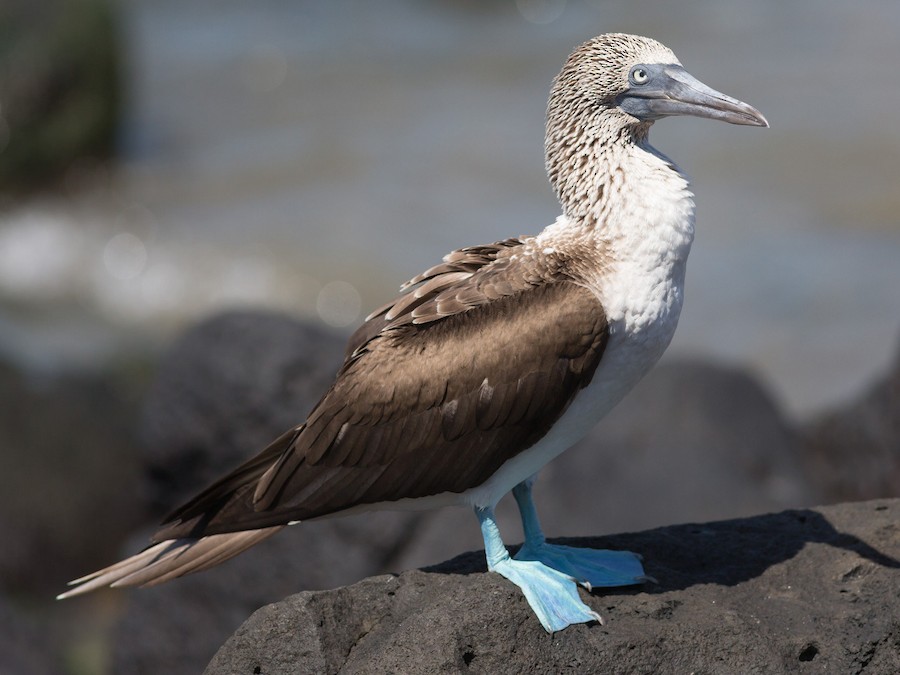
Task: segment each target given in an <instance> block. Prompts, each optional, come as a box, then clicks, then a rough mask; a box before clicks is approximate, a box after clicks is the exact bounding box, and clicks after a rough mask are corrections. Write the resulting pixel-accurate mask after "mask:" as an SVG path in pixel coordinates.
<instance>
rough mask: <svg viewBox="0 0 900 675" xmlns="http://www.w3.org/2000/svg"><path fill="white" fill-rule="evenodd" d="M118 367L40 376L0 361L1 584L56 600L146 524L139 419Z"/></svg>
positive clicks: (36, 596)
mask: <svg viewBox="0 0 900 675" xmlns="http://www.w3.org/2000/svg"><path fill="white" fill-rule="evenodd" d="M126 379H127V376H126V375H123V374H121V373H115V372H108V373H97V374H65V375H60V376H58V377H47V376H35V375H30V374H28V373H24V372H21V371H20V370H18V369H17V368H14V367H13V366H11V365H7V364H2V363H0V448H2V451H0V541H3V542H4V544H3V545H0V580H2V581H0V586H2V588H3V589H5V590H7V591H9V592H14V593H16V594H19V595H25V594H32V595H34V596H35V598H36V599H38V600H39V601H40V600H43V601H45V602H49V601H51V599H52V598H53V596H54V595H56V593H58V592H59V591H60V589H61V588H62V585H63V584H64V583H65V582H66V581H68V580H69V579H71V578H72V576H73V574H74V573H76V572H86V571H88V570H90V569H95V568H96V567H97V566H99V565H103V564H108V562H109V560H110V558H111V557H113V556H115V555H116V554H117V551H118V546H119V544H118V542H120V541H121V539H122V538H123V537H125V536H126V533H127V532H128V531H129V530H130V529H131V528H133V527H134V526H135V524H136V522H137V508H136V504H135V502H134V498H133V496H132V495H133V490H132V489H131V488H130V484H131V483H133V482H134V479H135V477H136V475H137V471H136V470H137V464H136V462H135V449H134V448H135V445H136V443H135V440H134V438H133V436H132V433H131V428H132V426H133V424H134V420H135V418H136V417H137V404H136V402H135V401H134V400H133V391H132V388H131V385H130V384H128V383H127V382H125V380H126Z"/></svg>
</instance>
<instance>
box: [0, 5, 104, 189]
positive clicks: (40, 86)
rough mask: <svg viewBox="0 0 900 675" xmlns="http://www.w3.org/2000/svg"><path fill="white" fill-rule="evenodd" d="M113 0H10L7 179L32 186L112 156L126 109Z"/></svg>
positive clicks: (4, 92) (2, 55)
mask: <svg viewBox="0 0 900 675" xmlns="http://www.w3.org/2000/svg"><path fill="white" fill-rule="evenodd" d="M117 29H118V26H117V24H116V20H115V17H114V12H113V7H112V3H110V2H109V1H108V0H37V1H35V0H11V2H8V3H7V6H5V7H4V12H3V13H2V14H0V36H2V38H3V39H0V102H2V108H0V185H3V186H4V187H5V188H6V189H9V188H11V187H18V188H22V187H31V186H34V185H35V184H39V183H41V182H44V181H46V180H48V179H51V178H55V177H58V176H60V175H61V174H62V173H63V172H64V171H65V170H66V169H68V168H69V167H70V166H72V165H73V163H74V162H75V161H76V160H79V159H84V158H93V159H97V158H104V157H108V156H109V155H110V154H111V153H112V151H113V146H114V143H115V139H116V130H117V125H118V118H119V109H120V98H121V95H120V85H119V68H120V53H119V45H118V36H117Z"/></svg>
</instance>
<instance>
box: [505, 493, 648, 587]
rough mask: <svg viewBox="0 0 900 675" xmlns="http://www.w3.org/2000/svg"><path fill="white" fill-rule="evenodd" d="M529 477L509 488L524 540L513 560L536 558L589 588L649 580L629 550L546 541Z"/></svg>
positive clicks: (625, 584)
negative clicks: (519, 517) (516, 506)
mask: <svg viewBox="0 0 900 675" xmlns="http://www.w3.org/2000/svg"><path fill="white" fill-rule="evenodd" d="M533 482H534V479H533V478H529V479H528V480H526V481H523V482H521V483H519V484H518V485H517V486H516V487H514V488H513V491H512V492H513V497H515V498H516V504H518V505H519V513H520V514H521V515H522V529H523V530H524V532H525V543H524V544H522V548H520V549H519V552H518V553H516V560H522V561H525V560H537V561H540V562H542V563H544V565H546V566H547V567H550V568H553V569H555V570H557V571H559V572H562V573H563V574H565V575H567V576H570V577H572V578H573V579H575V580H576V581H577V582H578V583H579V584H581V585H582V586H584V587H585V588H587V589H588V590H591V589H592V588H594V587H600V586H631V585H632V584H640V583H643V582H644V581H648V580H651V578H650V577H648V576H647V575H645V574H644V568H643V567H642V566H641V559H640V557H639V556H637V555H636V554H634V553H632V552H631V551H607V550H596V549H590V548H578V547H574V546H562V545H559V544H548V543H547V540H546V539H545V538H544V533H543V531H542V530H541V524H540V522H539V521H538V516H537V509H535V507H534V500H533V499H532V497H531V485H532V483H533Z"/></svg>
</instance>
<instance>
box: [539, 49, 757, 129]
mask: <svg viewBox="0 0 900 675" xmlns="http://www.w3.org/2000/svg"><path fill="white" fill-rule="evenodd" d="M564 110H568V111H570V114H571V113H572V112H574V111H576V110H577V111H579V112H580V113H581V115H588V116H605V117H607V118H613V119H609V120H608V121H610V122H613V123H614V124H616V125H617V126H622V127H627V126H641V125H643V126H646V125H649V124H650V123H652V122H654V121H655V120H658V119H660V118H661V117H669V116H672V115H692V116H694V117H706V118H709V119H717V120H722V121H723V122H730V123H731V124H742V125H749V126H758V127H767V126H769V123H768V122H767V121H766V118H765V117H763V116H762V113H760V112H759V111H758V110H757V109H756V108H754V107H752V106H750V105H747V104H746V103H744V102H742V101H738V100H737V99H735V98H732V97H730V96H727V95H725V94H723V93H721V92H718V91H716V90H715V89H712V88H710V87H708V86H706V85H705V84H703V83H702V82H700V81H699V80H698V79H697V78H695V77H693V76H692V75H691V74H690V73H688V72H687V71H686V70H685V69H684V68H683V67H682V66H681V63H679V61H678V58H677V57H676V56H675V54H674V53H673V52H672V50H671V49H669V48H668V47H666V46H665V45H662V44H660V43H659V42H656V41H655V40H651V39H650V38H645V37H640V36H637V35H625V34H622V33H608V34H605V35H600V36H598V37H595V38H594V39H592V40H589V41H588V42H585V43H584V44H583V45H581V46H580V47H578V48H577V49H576V50H575V51H573V52H572V54H571V55H570V56H569V59H568V60H567V61H566V64H565V65H564V66H563V69H562V71H561V72H560V73H559V75H558V76H557V78H556V81H555V82H554V86H553V91H552V92H551V96H550V106H549V110H548V115H549V116H554V115H556V116H558V115H560V114H562V113H563V111H564Z"/></svg>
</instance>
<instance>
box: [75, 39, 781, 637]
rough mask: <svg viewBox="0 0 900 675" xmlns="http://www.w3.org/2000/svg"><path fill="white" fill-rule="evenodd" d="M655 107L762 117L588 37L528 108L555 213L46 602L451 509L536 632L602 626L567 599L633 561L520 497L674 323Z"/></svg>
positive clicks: (655, 51)
mask: <svg viewBox="0 0 900 675" xmlns="http://www.w3.org/2000/svg"><path fill="white" fill-rule="evenodd" d="M670 116H694V117H700V118H708V119H713V120H721V121H724V122H728V123H731V124H736V125H745V126H756V127H768V122H767V121H766V119H765V117H763V115H762V114H761V113H760V112H759V111H758V110H756V109H755V108H753V107H752V106H750V105H748V104H746V103H744V102H742V101H739V100H737V99H734V98H732V97H730V96H727V95H725V94H722V93H720V92H718V91H716V90H714V89H712V88H710V87H708V86H706V85H705V84H703V83H702V82H700V81H699V80H697V79H696V78H695V77H693V76H692V75H690V74H689V73H688V72H687V70H685V69H684V67H683V66H682V65H681V63H680V62H679V60H678V59H677V58H676V56H675V54H674V53H673V52H672V51H671V50H670V49H669V48H668V47H666V46H664V45H662V44H661V43H659V42H657V41H655V40H652V39H650V38H646V37H641V36H636V35H627V34H623V33H607V34H603V35H599V36H597V37H595V38H593V39H590V40H588V41H587V42H585V43H583V44H581V45H580V46H578V47H577V48H575V50H574V51H573V52H572V53H571V55H570V56H569V57H568V59H567V60H566V62H565V64H564V65H563V67H562V70H561V71H560V72H559V74H558V75H557V76H556V78H555V79H554V81H553V84H552V87H551V92H550V97H549V102H548V106H547V117H546V135H545V143H544V148H545V163H546V170H547V175H548V177H549V181H550V184H551V186H552V188H553V190H554V191H555V194H556V197H557V198H558V200H559V204H560V207H561V210H562V213H561V215H560V216H559V217H558V218H557V219H556V220H555V221H554V222H553V223H551V224H550V225H549V226H547V227H546V228H544V229H543V230H542V231H541V232H540V233H539V234H537V235H528V236H518V237H512V238H509V239H505V240H502V241H497V242H494V243H492V244H487V245H479V246H469V247H465V248H460V249H458V250H456V251H453V252H452V253H449V254H448V255H446V256H445V257H444V258H443V261H442V262H441V263H440V264H438V265H436V266H434V267H431V268H430V269H428V270H426V271H425V272H423V273H422V274H419V275H418V276H416V277H414V278H412V279H410V280H409V281H408V282H406V283H405V284H403V285H402V286H401V289H400V294H399V296H398V297H397V298H396V299H394V300H392V301H391V302H389V303H387V304H385V305H384V306H382V307H380V308H379V309H377V310H375V311H374V312H372V313H371V314H370V315H369V316H367V317H366V319H365V321H364V322H363V323H362V325H361V326H360V327H359V328H358V329H357V330H356V331H355V332H354V333H353V335H352V336H351V337H350V339H349V342H348V345H347V350H346V354H345V359H344V361H343V364H342V365H341V367H340V370H339V371H338V373H337V376H336V378H335V380H334V383H333V384H332V386H331V388H330V389H329V390H328V391H327V392H326V393H325V394H324V396H322V398H321V400H320V401H319V402H318V404H317V405H316V406H315V407H314V408H313V409H312V411H311V412H310V413H309V415H308V417H307V418H306V419H305V420H304V421H303V422H302V423H300V424H298V425H297V426H295V427H293V428H291V429H289V430H287V431H286V432H285V433H284V434H282V435H281V436H280V437H279V438H277V439H276V440H275V441H273V442H272V443H271V444H270V445H269V446H268V447H266V448H265V449H263V450H262V451H261V452H260V453H259V454H257V455H256V456H254V457H252V458H251V459H249V460H247V461H246V462H245V463H243V464H242V465H240V466H238V467H237V468H236V469H234V470H233V471H232V472H231V473H228V474H227V475H225V476H224V477H223V478H221V479H220V480H218V481H216V482H215V483H213V484H212V485H210V486H209V487H208V488H207V489H205V490H204V491H202V492H200V493H199V494H198V495H197V496H195V497H194V498H193V499H191V500H190V501H188V502H187V503H185V504H183V505H182V506H180V507H179V508H177V509H175V510H174V511H173V512H172V513H171V514H169V516H168V517H167V518H166V519H165V520H164V521H163V523H162V525H161V526H160V528H159V529H158V530H157V532H156V533H155V535H153V537H152V539H151V543H150V544H149V546H148V547H147V548H146V549H144V550H143V551H142V552H140V553H137V554H136V555H133V556H131V557H130V558H127V559H125V560H123V561H121V562H119V563H116V564H114V565H111V566H109V567H107V568H104V569H101V570H99V571H97V572H94V573H92V574H89V575H87V576H85V577H82V578H80V579H76V580H74V581H72V582H70V586H71V588H70V590H68V591H67V592H65V593H62V594H61V595H60V596H59V597H60V598H66V597H71V596H74V595H78V594H81V593H86V592H88V591H92V590H94V589H97V588H100V587H104V586H113V587H121V586H152V585H155V584H158V583H162V582H164V581H168V580H170V579H174V578H176V577H180V576H183V575H185V574H188V573H191V572H197V571H200V570H204V569H207V568H209V567H212V566H214V565H218V564H219V563H221V562H223V561H225V560H228V559H229V558H231V557H233V556H235V555H237V554H238V553H241V552H242V551H244V550H246V549H248V548H250V547H251V546H253V545H255V544H257V543H259V542H260V541H262V540H264V539H267V538H268V537H270V536H272V535H274V534H275V533H277V532H279V531H280V530H282V529H283V528H285V527H286V526H288V525H295V524H298V523H301V522H303V521H308V520H313V519H317V518H322V517H326V516H329V517H330V516H335V515H345V514H349V513H356V512H359V511H366V510H372V509H380V508H437V507H442V506H447V505H465V506H468V507H469V508H471V509H472V510H473V511H474V513H475V515H476V516H477V519H478V522H479V525H480V528H481V532H482V535H483V538H484V545H485V558H486V563H487V568H488V570H489V571H490V572H495V573H498V574H500V575H501V576H503V577H505V578H506V579H508V580H509V581H511V582H512V583H514V584H515V585H517V586H518V587H519V588H520V589H521V591H522V593H523V594H524V596H525V598H526V600H527V602H528V604H529V605H530V607H531V609H532V610H533V612H534V614H535V615H536V616H537V619H538V620H539V622H540V623H541V625H542V626H543V627H544V629H545V630H546V631H548V632H551V633H552V632H555V631H559V630H563V629H564V628H566V627H567V626H570V625H574V624H580V623H590V622H601V623H602V619H601V617H600V616H599V614H598V613H597V612H595V611H594V610H593V609H591V608H590V607H589V606H588V605H587V604H586V603H585V602H584V601H583V600H582V599H581V597H580V595H579V591H578V587H579V586H581V587H584V588H586V589H587V590H588V591H590V590H591V589H592V588H595V587H617V586H628V585H635V584H641V583H644V582H646V581H647V580H648V578H649V577H648V576H647V575H646V574H645V573H644V569H643V564H642V559H641V557H640V556H639V555H638V554H636V553H633V552H629V551H606V550H592V549H587V548H579V547H570V546H562V545H556V544H551V543H549V542H548V541H547V540H546V538H545V535H544V533H543V530H542V528H541V525H540V521H539V520H538V516H537V510H536V507H535V504H534V501H533V498H532V485H533V482H534V478H535V476H536V474H537V473H538V472H539V471H540V469H541V468H542V467H543V466H544V465H546V464H547V463H548V462H549V461H551V460H552V459H554V458H556V457H557V456H558V455H560V454H561V453H562V452H563V451H565V450H566V449H567V448H569V447H570V446H572V445H573V444H574V443H575V442H576V441H578V440H579V439H581V438H582V437H583V436H584V435H585V434H586V433H587V432H588V431H589V430H590V429H591V428H592V427H593V426H594V425H595V424H596V422H597V421H598V420H599V419H600V418H602V417H603V416H604V415H605V414H606V413H608V412H609V411H610V409H612V408H613V407H614V406H615V405H616V403H617V402H618V401H619V400H621V399H622V397H623V396H624V395H625V394H626V393H627V392H628V391H629V390H630V389H631V388H632V387H633V386H634V384H635V383H637V382H638V380H640V379H641V377H642V376H643V375H644V374H645V373H647V371H648V370H649V369H650V368H651V367H652V366H653V365H654V364H655V363H656V362H657V360H658V359H659V358H660V356H661V355H662V353H663V352H664V350H665V349H666V347H667V346H668V344H669V342H670V341H671V339H672V336H673V333H674V331H675V327H676V324H677V323H678V317H679V314H680V312H681V307H682V302H683V295H684V280H685V270H686V263H687V258H688V253H689V252H690V249H691V244H692V241H693V238H694V197H693V194H692V192H691V191H690V187H689V183H688V180H687V178H686V177H685V176H684V175H683V174H682V173H681V172H680V170H679V169H678V168H677V167H676V165H675V164H674V163H673V162H672V161H671V160H670V159H668V158H667V157H666V156H665V155H663V154H662V153H660V152H659V151H657V150H656V149H655V148H653V147H652V146H651V145H650V143H649V131H650V127H651V126H652V125H653V123H654V122H656V121H657V120H659V119H661V118H664V117H670ZM598 478H599V477H598ZM509 492H512V494H513V497H514V498H515V501H516V503H517V505H518V508H519V511H520V514H521V517H522V524H523V532H524V543H523V544H522V546H521V548H520V549H519V551H518V552H517V554H516V555H515V556H514V557H513V556H511V555H510V554H509V550H508V549H507V548H506V545H505V544H504V542H503V540H502V538H501V536H500V532H499V529H498V526H497V522H496V520H495V517H494V507H495V505H496V504H497V503H498V501H499V500H500V499H501V497H503V496H504V495H506V494H507V493H509Z"/></svg>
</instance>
